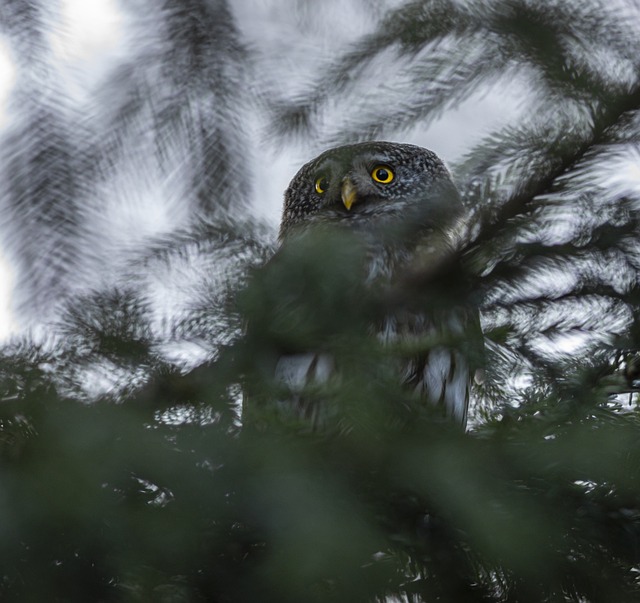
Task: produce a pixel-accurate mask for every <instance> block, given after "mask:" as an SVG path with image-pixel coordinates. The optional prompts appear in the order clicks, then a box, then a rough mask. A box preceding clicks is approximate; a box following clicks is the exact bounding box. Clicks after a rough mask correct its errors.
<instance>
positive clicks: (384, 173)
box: [371, 165, 393, 184]
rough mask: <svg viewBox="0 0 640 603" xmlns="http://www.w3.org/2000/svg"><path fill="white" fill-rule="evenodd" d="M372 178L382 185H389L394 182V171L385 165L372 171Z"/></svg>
mask: <svg viewBox="0 0 640 603" xmlns="http://www.w3.org/2000/svg"><path fill="white" fill-rule="evenodd" d="M371 177H372V178H373V179H374V180H375V181H376V182H380V184H389V182H391V181H392V180H393V171H392V170H391V169H390V168H388V167H386V166H384V165H378V166H376V167H374V168H373V169H372V170H371Z"/></svg>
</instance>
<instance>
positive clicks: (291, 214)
mask: <svg viewBox="0 0 640 603" xmlns="http://www.w3.org/2000/svg"><path fill="white" fill-rule="evenodd" d="M461 212H462V204H461V202H460V198H459V196H458V193H457V191H456V189H455V186H454V185H453V182H452V181H451V177H450V175H449V172H448V171H447V168H446V167H445V166H444V164H443V163H442V161H441V160H440V159H439V158H438V156H437V155H436V154H435V153H433V152H432V151H429V150H427V149H423V148H422V147H418V146H415V145H410V144H397V143H392V142H382V141H375V142H363V143H359V144H352V145H345V146H341V147H336V148H333V149H329V150H328V151H325V152H324V153H322V154H321V155H320V156H318V157H317V158H316V159H314V160H312V161H310V162H309V163H307V164H306V165H304V166H303V167H302V168H301V169H300V171H299V172H298V173H297V174H296V175H295V177H294V178H293V180H292V181H291V183H290V184H289V187H288V188H287V190H286V192H285V197H284V211H283V215H282V223H281V228H280V238H281V239H284V238H286V237H287V236H288V235H289V234H290V233H291V232H293V231H296V230H299V229H304V228H306V227H308V226H311V225H313V224H332V223H337V224H341V225H344V226H347V227H350V228H355V229H362V230H363V231H365V232H372V231H381V230H383V229H385V228H387V227H388V228H396V227H397V226H398V225H399V224H408V225H411V226H412V227H414V228H416V229H419V228H425V227H426V228H440V227H444V226H445V225H447V224H450V223H451V222H452V221H453V220H454V219H455V218H456V217H458V216H460V214H461Z"/></svg>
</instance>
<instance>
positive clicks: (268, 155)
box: [0, 0, 638, 340]
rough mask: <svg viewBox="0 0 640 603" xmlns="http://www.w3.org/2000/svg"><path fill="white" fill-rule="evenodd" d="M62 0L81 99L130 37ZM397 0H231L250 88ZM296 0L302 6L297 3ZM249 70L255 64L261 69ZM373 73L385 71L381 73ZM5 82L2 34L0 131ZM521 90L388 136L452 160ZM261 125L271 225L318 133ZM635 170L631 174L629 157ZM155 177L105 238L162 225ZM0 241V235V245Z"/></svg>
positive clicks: (352, 32)
mask: <svg viewBox="0 0 640 603" xmlns="http://www.w3.org/2000/svg"><path fill="white" fill-rule="evenodd" d="M61 4H62V5H63V6H64V14H63V17H62V18H63V20H62V21H61V22H60V23H59V24H58V26H57V27H55V28H54V27H52V28H51V32H52V34H51V35H52V36H53V38H52V40H51V41H52V47H53V49H54V52H55V53H56V56H55V58H56V64H57V67H58V69H59V76H60V77H61V78H63V81H64V82H65V84H66V86H67V90H68V93H69V95H70V96H71V97H72V98H74V99H75V100H77V102H78V104H79V105H82V104H83V102H84V101H85V100H86V99H87V98H88V97H89V94H90V91H91V90H92V89H93V87H94V86H95V84H96V83H97V82H98V81H99V80H100V78H101V76H102V74H104V73H105V71H106V69H107V68H110V67H112V66H113V65H115V64H117V62H118V61H119V60H120V59H121V58H122V57H123V56H126V53H127V44H135V40H131V39H129V38H128V37H127V29H126V24H125V23H124V21H123V16H122V15H121V14H120V13H119V12H118V10H117V2H116V0H91V1H89V2H87V0H61ZM362 4H364V3H362ZM397 4H401V2H399V1H397V0H386V2H385V1H383V0H380V1H379V2H377V3H376V2H372V3H369V8H368V9H366V10H363V9H362V7H361V6H360V3H349V2H348V1H347V0H322V1H321V2H320V1H318V2H313V3H297V2H296V1H295V0H289V1H287V2H282V1H281V0H233V2H232V3H231V5H232V9H233V11H234V13H235V17H236V21H237V25H238V27H239V29H240V31H241V33H242V35H243V38H244V40H245V41H246V42H248V43H249V44H250V45H251V46H252V47H253V48H254V49H255V50H257V51H258V53H257V54H258V56H259V57H263V58H264V60H265V61H268V62H269V67H268V69H269V72H268V74H266V75H265V78H264V79H263V80H261V81H258V82H256V83H255V85H256V87H257V88H258V89H260V86H266V87H269V86H271V87H273V86H278V92H280V93H282V94H283V95H284V96H286V95H290V94H292V93H295V92H296V90H297V88H299V87H301V86H304V85H305V84H306V85H308V84H309V83H310V82H314V81H315V82H317V81H318V79H319V78H321V77H322V73H323V66H324V65H323V60H324V59H325V57H327V56H329V54H331V55H333V56H335V54H336V51H339V50H340V49H341V48H343V47H346V46H347V45H348V44H349V43H350V42H352V41H353V40H355V39H357V38H358V37H360V36H361V35H362V34H365V33H367V32H368V31H371V30H372V28H373V27H374V24H375V23H376V19H377V18H378V16H379V11H382V10H385V9H388V8H389V6H391V5H397ZM303 6H304V7H306V8H305V10H296V9H295V7H299V8H300V7H303ZM376 7H377V8H376ZM338 15H339V18H338ZM275 58H277V61H276V60H275ZM274 65H275V69H276V70H277V73H275V74H274V73H273V70H274ZM258 67H259V65H258ZM266 71H267V70H266V68H265V72H266ZM257 73H260V69H259V68H258V70H257ZM381 77H382V78H384V74H381ZM12 82H13V67H12V60H11V56H10V53H9V52H8V48H7V46H6V45H5V44H4V42H3V40H2V38H1V37H0V132H1V130H2V128H4V127H6V126H7V124H8V123H10V119H11V116H10V113H9V111H8V109H7V99H8V97H9V94H10V91H11V86H12ZM382 83H384V82H382ZM372 84H373V83H372ZM525 94H526V92H525V91H524V90H523V88H522V86H521V85H520V84H519V83H518V80H517V79H513V78H512V79H510V80H507V79H506V78H505V79H503V80H502V81H500V82H498V83H497V84H496V85H495V86H494V88H493V89H491V90H483V91H481V92H480V93H479V94H477V95H476V96H474V97H473V98H470V99H469V100H467V101H466V102H465V103H464V104H463V105H462V106H460V107H459V108H457V109H456V110H450V111H448V112H445V114H444V115H443V116H442V117H441V119H439V120H438V121H436V122H435V123H433V124H432V125H431V126H430V127H428V128H427V129H422V130H421V129H416V130H415V131H412V132H410V133H405V134H402V135H398V136H397V137H395V138H394V139H395V140H398V141H403V142H411V143H414V144H419V145H421V146H425V147H427V148H430V149H432V150H434V151H435V152H436V153H437V154H438V155H439V156H440V157H442V158H443V159H444V160H445V162H447V163H448V164H452V163H453V162H455V161H456V160H457V159H458V158H459V157H460V156H461V155H462V154H463V153H464V152H465V151H466V150H467V149H468V148H469V147H470V146H473V144H474V143H475V142H477V141H478V140H479V139H480V138H481V137H482V136H483V135H484V134H486V133H487V132H488V131H490V130H493V129H495V128H496V127H497V126H499V125H500V124H506V123H509V122H511V121H513V120H514V118H515V117H516V116H517V114H518V112H519V111H520V110H522V107H523V105H524V102H521V101H524V100H525V99H524V97H525ZM263 125H264V124H261V123H259V122H258V120H257V119H256V120H255V123H253V124H250V127H251V129H252V131H251V135H252V137H253V141H254V146H255V148H256V149H257V151H256V153H255V158H256V161H255V169H254V172H255V174H254V183H255V190H256V194H255V198H254V199H253V208H254V211H255V214H256V216H260V217H262V218H264V219H265V220H266V221H267V222H269V223H270V224H272V225H273V227H274V231H275V228H276V227H277V224H278V222H279V219H280V209H281V203H282V194H283V191H284V189H285V188H286V186H287V184H288V182H289V180H290V178H291V177H292V176H293V174H294V173H295V172H296V171H297V170H298V168H299V167H300V166H301V165H302V164H303V163H305V162H306V161H308V160H309V159H311V158H312V157H313V156H315V155H317V154H318V152H319V151H321V150H322V148H319V142H318V141H308V143H307V142H306V141H305V142H304V143H300V142H299V143H298V144H296V145H294V144H291V145H289V146H287V147H284V148H278V149H275V148H274V147H273V145H270V144H269V141H268V138H267V137H266V136H265V130H264V128H263ZM627 170H628V171H629V173H630V176H629V177H631V176H632V174H631V168H628V167H627ZM621 173H622V176H621V185H620V186H622V187H624V186H626V185H627V184H625V182H623V181H625V180H626V177H625V175H624V173H625V168H622V172H621ZM634 174H635V175H636V176H638V170H637V166H635V167H634ZM153 185H156V186H157V182H156V183H152V182H150V183H149V187H150V190H149V191H148V194H147V197H148V200H149V201H148V202H147V203H145V204H143V205H142V206H138V207H136V210H135V212H134V213H132V214H131V215H129V214H127V215H126V219H127V220H128V224H127V225H128V229H125V230H123V225H122V223H120V224H116V223H114V224H112V225H111V226H112V228H111V230H112V231H113V232H112V239H113V240H112V245H115V246H117V245H126V241H125V240H123V239H122V237H123V236H129V234H135V233H147V234H149V233H153V232H154V231H162V230H163V228H165V227H166V223H167V219H168V218H167V215H166V205H165V207H164V209H163V207H162V204H161V203H158V202H157V201H158V198H159V196H161V195H162V194H163V193H162V191H160V190H158V189H153V188H152V186H153ZM636 186H637V179H636ZM142 193H144V191H143V192H142ZM142 193H141V194H142ZM170 194H171V193H170V191H165V196H169V195H170ZM116 196H117V195H116ZM120 201H121V200H120V199H114V207H116V209H117V211H115V212H112V213H113V214H114V215H115V214H120V215H122V209H121V208H118V207H117V206H118V203H120ZM116 231H117V232H118V233H119V234H118V236H116V234H115V233H116ZM123 233H125V234H124V235H123ZM127 233H129V234H127ZM1 244H2V242H1V241H0V248H1ZM12 282H13V276H12V274H11V269H10V267H9V266H8V265H7V263H6V262H3V261H2V260H1V256H0V340H2V339H5V338H6V337H7V336H8V335H9V334H10V333H12V332H15V331H16V330H17V329H18V325H17V324H16V322H15V321H14V319H13V316H12V314H11V311H10V306H11V289H12Z"/></svg>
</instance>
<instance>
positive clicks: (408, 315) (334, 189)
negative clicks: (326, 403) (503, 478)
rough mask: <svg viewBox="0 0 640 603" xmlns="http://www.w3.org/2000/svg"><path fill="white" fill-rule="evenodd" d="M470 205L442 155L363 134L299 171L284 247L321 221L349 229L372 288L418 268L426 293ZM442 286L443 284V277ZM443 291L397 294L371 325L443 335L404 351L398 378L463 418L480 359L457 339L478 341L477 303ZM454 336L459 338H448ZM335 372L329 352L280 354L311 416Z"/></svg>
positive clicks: (399, 284) (386, 338) (385, 330)
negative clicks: (321, 386)
mask: <svg viewBox="0 0 640 603" xmlns="http://www.w3.org/2000/svg"><path fill="white" fill-rule="evenodd" d="M464 213H465V212H464V209H463V205H462V203H461V201H460V197H459V195H458V192H457V190H456V188H455V186H454V184H453V182H452V180H451V177H450V175H449V172H448V170H447V169H446V167H445V165H444V164H443V162H442V161H441V160H440V159H439V158H438V157H437V155H436V154H435V153H433V152H432V151H429V150H427V149H424V148H421V147H418V146H414V145H410V144H397V143H392V142H382V141H372V142H364V143H359V144H351V145H346V146H340V147H336V148H333V149H330V150H328V151H326V152H324V153H322V154H321V155H319V156H318V157H317V158H316V159H313V160H312V161H310V162H309V163H307V164H306V165H304V166H303V167H302V168H301V169H300V170H299V172H298V173H297V174H296V175H295V176H294V178H293V180H292V181H291V183H290V184H289V187H288V188H287V190H286V192H285V196H284V209H283V213H282V222H281V226H280V234H279V239H280V242H281V244H283V245H285V244H287V243H288V242H289V241H290V240H293V239H296V238H297V237H303V236H304V235H305V234H307V233H309V232H311V231H317V230H318V229H322V228H324V229H325V231H326V230H327V229H330V230H331V229H341V230H346V231H348V232H350V233H354V234H355V236H357V237H358V239H359V240H360V241H361V242H362V245H363V246H364V249H365V250H366V253H365V255H364V258H365V260H364V263H365V267H364V270H363V274H362V277H363V280H364V282H365V286H369V287H374V286H377V287H379V286H380V285H382V286H384V287H387V288H389V290H391V291H396V293H397V292H398V291H400V292H402V290H403V287H404V286H405V285H406V284H407V283H408V282H412V278H411V277H412V275H413V276H414V277H415V278H413V281H415V282H418V283H419V284H420V288H422V289H425V290H427V294H428V293H429V287H430V284H429V275H430V274H432V273H442V272H443V270H444V272H445V273H446V267H447V262H448V261H449V259H450V258H451V257H453V256H454V255H455V241H454V237H453V235H452V233H453V232H455V230H456V227H457V226H459V224H460V222H461V220H462V218H463V217H464ZM445 276H446V279H445V280H446V282H447V283H448V284H446V285H445V287H446V288H448V287H449V283H451V286H454V287H455V286H456V284H455V281H456V277H455V273H454V274H445ZM423 281H424V282H423ZM440 281H442V279H440ZM414 284H415V283H414ZM439 287H440V288H439V289H438V291H443V289H442V283H440V285H439ZM438 291H435V292H434V293H433V295H432V300H431V301H434V300H435V303H429V304H427V305H425V306H424V307H422V306H420V303H419V301H418V303H416V301H415V296H414V299H413V301H411V302H409V301H407V303H403V300H402V295H400V299H399V300H398V303H396V304H395V305H394V306H393V308H391V309H390V310H389V311H388V312H387V313H386V314H385V315H383V316H382V317H381V318H380V319H379V320H377V321H376V323H375V324H371V325H370V331H371V334H372V336H374V337H377V338H378V340H380V341H382V342H383V345H386V344H389V345H391V344H394V343H398V342H400V343H402V342H411V341H426V340H430V341H434V342H438V343H436V344H435V345H433V346H431V347H428V348H427V349H426V350H423V351H421V352H418V353H416V355H415V357H411V358H404V359H402V361H400V362H399V366H398V379H399V380H400V381H401V382H402V383H403V384H404V385H405V386H406V387H407V388H410V389H411V390H413V391H414V392H416V394H417V395H418V396H420V397H421V398H422V399H424V400H425V401H426V402H428V403H429V404H433V405H436V406H439V407H440V408H442V410H443V412H444V413H446V414H447V415H449V416H450V417H452V418H453V420H455V421H456V422H458V423H459V424H460V425H463V426H464V425H465V424H466V417H467V409H468V405H469V389H470V385H471V381H472V373H473V366H471V364H472V363H471V362H470V360H469V357H468V356H469V355H468V354H467V353H465V352H463V349H464V347H465V346H461V345H460V343H459V342H460V341H463V340H464V338H465V336H466V335H467V334H468V333H471V332H474V336H473V339H474V341H477V337H476V335H475V334H476V333H477V331H478V329H479V318H478V311H477V309H475V308H473V307H470V306H468V305H466V304H464V303H462V304H458V303H456V302H451V301H450V299H449V298H447V299H446V300H444V301H443V300H442V299H439V293H438ZM396 297H397V296H396ZM427 297H428V295H427ZM419 298H420V299H424V298H425V296H424V295H421V296H419ZM460 299H463V296H460ZM454 340H455V341H457V342H458V343H457V344H455V345H445V344H444V343H442V342H446V341H454ZM338 370H339V367H337V366H336V363H335V360H334V358H333V357H332V356H331V355H330V354H327V353H325V352H322V351H320V350H300V351H298V352H297V353H285V354H282V355H281V356H280V357H279V358H278V361H277V364H276V367H275V377H276V380H277V381H279V382H280V383H283V384H285V385H286V387H287V388H288V390H289V391H290V396H291V399H290V400H288V401H287V402H286V403H288V404H293V405H294V406H296V407H297V408H298V411H299V415H300V416H304V417H307V418H311V419H312V420H313V419H314V417H317V408H315V407H309V405H308V404H305V396H304V390H305V388H307V387H308V386H309V384H311V383H314V382H315V383H318V382H319V383H322V382H325V381H326V380H328V379H329V378H330V377H331V375H332V374H333V373H334V372H336V371H338Z"/></svg>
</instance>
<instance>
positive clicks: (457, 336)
mask: <svg viewBox="0 0 640 603" xmlns="http://www.w3.org/2000/svg"><path fill="white" fill-rule="evenodd" d="M403 323H404V324H403ZM397 329H398V332H399V333H400V336H401V337H425V336H426V337H427V338H435V339H436V340H443V341H447V340H450V341H451V344H450V345H440V344H437V345H435V346H433V347H431V348H430V349H428V351H426V352H424V353H423V354H418V355H417V356H415V357H414V358H412V359H411V360H409V361H407V366H406V369H405V382H406V383H407V384H408V385H409V386H411V387H413V388H414V390H415V391H416V392H417V393H418V394H419V395H421V396H423V397H424V398H426V399H427V400H429V401H430V402H431V403H432V404H435V405H437V406H440V407H442V409H443V410H444V412H445V413H446V414H447V415H448V416H450V417H452V418H453V419H454V420H455V421H456V422H457V423H459V424H460V425H462V426H463V427H464V426H465V425H466V422H467V412H468V409H469V398H470V392H471V385H472V383H473V381H474V377H475V374H476V371H477V370H478V369H479V367H480V366H481V365H482V357H483V352H484V349H483V348H484V346H483V339H482V331H481V330H480V318H479V313H478V311H477V310H476V309H473V308H460V307H458V308H451V309H450V310H447V311H444V312H439V313H437V314H436V315H433V316H431V315H430V316H427V315H412V316H410V318H407V317H405V319H404V320H401V321H400V323H399V324H398V326H397Z"/></svg>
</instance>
